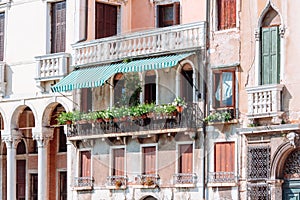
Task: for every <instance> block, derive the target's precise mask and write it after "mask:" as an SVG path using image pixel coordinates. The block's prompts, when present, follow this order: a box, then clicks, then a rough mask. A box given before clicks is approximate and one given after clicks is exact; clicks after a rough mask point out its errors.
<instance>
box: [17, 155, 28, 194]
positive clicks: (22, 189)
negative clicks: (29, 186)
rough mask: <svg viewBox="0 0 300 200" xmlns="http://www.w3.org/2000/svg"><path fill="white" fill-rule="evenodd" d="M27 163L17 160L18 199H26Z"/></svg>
mask: <svg viewBox="0 0 300 200" xmlns="http://www.w3.org/2000/svg"><path fill="white" fill-rule="evenodd" d="M25 193H26V161H25V160H17V199H25Z"/></svg>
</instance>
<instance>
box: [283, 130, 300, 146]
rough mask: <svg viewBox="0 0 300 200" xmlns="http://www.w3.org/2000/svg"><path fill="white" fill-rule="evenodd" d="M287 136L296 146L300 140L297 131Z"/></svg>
mask: <svg viewBox="0 0 300 200" xmlns="http://www.w3.org/2000/svg"><path fill="white" fill-rule="evenodd" d="M286 138H287V139H288V140H289V142H290V144H291V145H292V146H293V147H294V148H296V143H297V142H298V140H299V135H298V134H297V133H295V132H290V133H288V134H287V135H286Z"/></svg>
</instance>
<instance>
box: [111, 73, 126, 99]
mask: <svg viewBox="0 0 300 200" xmlns="http://www.w3.org/2000/svg"><path fill="white" fill-rule="evenodd" d="M123 78H124V77H123V74H122V73H117V74H116V75H115V76H114V103H115V104H116V105H123V104H124V103H127V102H123V99H122V97H123V95H125V81H124V79H123Z"/></svg>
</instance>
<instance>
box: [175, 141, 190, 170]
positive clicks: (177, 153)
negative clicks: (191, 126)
mask: <svg viewBox="0 0 300 200" xmlns="http://www.w3.org/2000/svg"><path fill="white" fill-rule="evenodd" d="M181 145H192V170H191V173H190V174H193V173H195V142H194V141H184V142H176V166H175V174H178V173H183V172H180V171H182V170H180V168H181V167H182V166H181V167H180V166H179V164H180V163H179V162H180V161H179V160H180V158H181V154H180V146H181Z"/></svg>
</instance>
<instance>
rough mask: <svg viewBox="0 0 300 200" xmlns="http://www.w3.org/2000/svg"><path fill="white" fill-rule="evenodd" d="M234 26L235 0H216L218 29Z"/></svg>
mask: <svg viewBox="0 0 300 200" xmlns="http://www.w3.org/2000/svg"><path fill="white" fill-rule="evenodd" d="M234 27H236V0H218V29H219V30H224V29H228V28H234Z"/></svg>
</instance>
